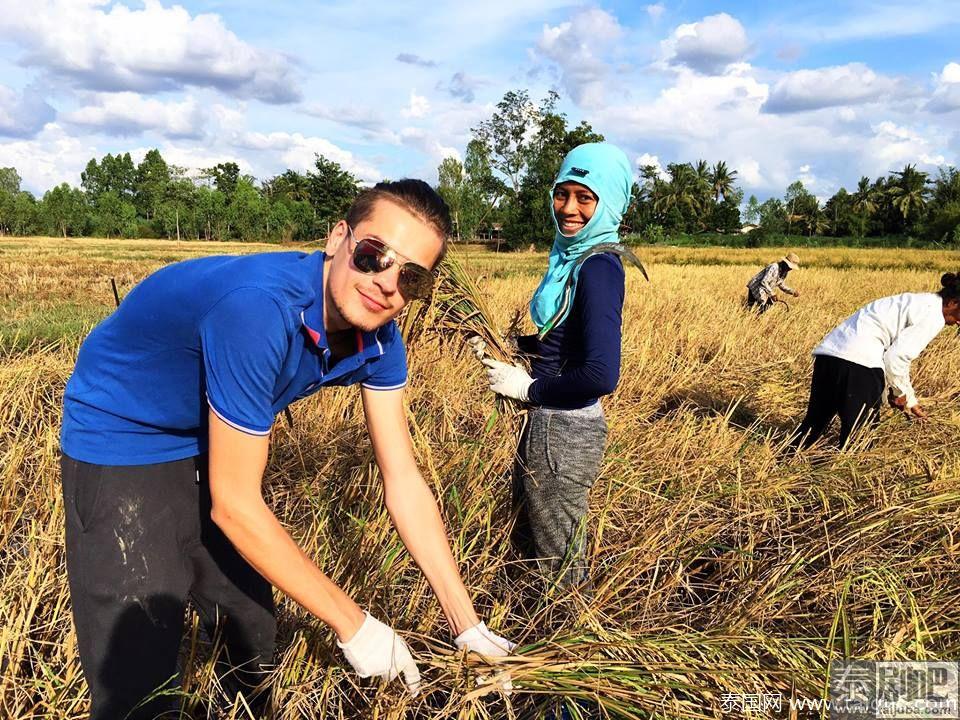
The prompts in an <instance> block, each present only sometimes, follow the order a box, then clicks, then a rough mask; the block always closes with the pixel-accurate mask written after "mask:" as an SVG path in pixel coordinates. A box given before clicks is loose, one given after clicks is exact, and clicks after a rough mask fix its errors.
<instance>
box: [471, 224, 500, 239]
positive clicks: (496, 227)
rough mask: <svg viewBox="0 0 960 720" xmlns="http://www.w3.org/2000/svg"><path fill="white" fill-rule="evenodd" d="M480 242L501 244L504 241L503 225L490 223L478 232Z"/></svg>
mask: <svg viewBox="0 0 960 720" xmlns="http://www.w3.org/2000/svg"><path fill="white" fill-rule="evenodd" d="M477 237H478V238H479V239H480V240H486V241H488V242H489V241H495V242H499V241H501V240H503V223H490V224H489V225H484V226H483V227H482V228H480V229H479V230H478V231H477Z"/></svg>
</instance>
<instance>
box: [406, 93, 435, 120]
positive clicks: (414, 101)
mask: <svg viewBox="0 0 960 720" xmlns="http://www.w3.org/2000/svg"><path fill="white" fill-rule="evenodd" d="M428 112H430V101H429V100H427V98H425V97H424V96H423V95H417V93H416V91H413V92H411V93H410V104H409V105H407V107H405V108H403V109H402V110H401V111H400V114H401V115H402V116H403V117H405V118H422V117H425V116H426V114H427V113H428Z"/></svg>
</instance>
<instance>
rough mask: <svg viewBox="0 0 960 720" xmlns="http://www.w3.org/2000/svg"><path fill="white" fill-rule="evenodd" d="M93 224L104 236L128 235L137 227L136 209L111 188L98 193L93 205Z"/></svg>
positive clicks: (95, 229) (97, 231) (98, 232)
mask: <svg viewBox="0 0 960 720" xmlns="http://www.w3.org/2000/svg"><path fill="white" fill-rule="evenodd" d="M92 219H93V225H94V231H95V232H96V233H97V234H100V235H104V236H106V237H108V238H109V237H130V236H132V235H133V234H134V233H135V232H136V228H137V209H136V208H135V207H134V206H133V203H131V202H130V201H129V200H124V199H123V198H122V197H120V196H119V195H118V194H117V193H116V192H114V191H113V190H107V191H105V192H102V193H100V195H99V196H98V197H97V199H96V201H95V202H94V205H93V218H92Z"/></svg>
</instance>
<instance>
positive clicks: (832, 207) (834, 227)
mask: <svg viewBox="0 0 960 720" xmlns="http://www.w3.org/2000/svg"><path fill="white" fill-rule="evenodd" d="M853 202H854V196H853V195H851V194H850V193H848V192H847V189H846V188H840V189H839V190H837V192H836V193H834V194H833V196H832V197H831V198H830V199H829V200H827V202H826V203H824V206H823V215H824V217H825V219H826V222H827V225H828V229H829V231H830V234H831V235H833V236H834V237H843V236H846V235H850V234H851V233H853V232H854V231H855V228H856V226H857V218H856V213H855V212H854V211H853Z"/></svg>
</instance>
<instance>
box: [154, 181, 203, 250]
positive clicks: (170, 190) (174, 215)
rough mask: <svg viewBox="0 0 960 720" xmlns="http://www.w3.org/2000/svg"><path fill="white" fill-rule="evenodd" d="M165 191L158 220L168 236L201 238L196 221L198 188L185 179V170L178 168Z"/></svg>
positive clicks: (159, 208) (158, 211) (158, 212)
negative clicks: (182, 235) (183, 235)
mask: <svg viewBox="0 0 960 720" xmlns="http://www.w3.org/2000/svg"><path fill="white" fill-rule="evenodd" d="M171 175H172V176H173V177H172V179H171V180H170V182H169V183H167V184H166V186H165V187H164V189H163V197H162V199H161V201H160V205H159V207H158V210H157V220H158V221H159V222H160V225H161V226H162V228H163V232H164V233H165V234H166V236H167V237H168V238H169V237H176V239H177V240H180V239H181V234H186V235H189V236H192V237H199V235H200V229H199V224H198V223H197V220H196V205H197V188H196V186H195V185H194V184H193V183H192V182H191V181H190V180H188V179H187V178H186V177H183V175H184V173H183V169H182V168H176V169H175V171H174V172H172V173H171Z"/></svg>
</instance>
